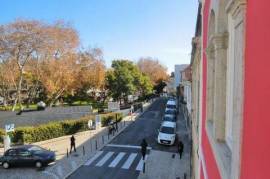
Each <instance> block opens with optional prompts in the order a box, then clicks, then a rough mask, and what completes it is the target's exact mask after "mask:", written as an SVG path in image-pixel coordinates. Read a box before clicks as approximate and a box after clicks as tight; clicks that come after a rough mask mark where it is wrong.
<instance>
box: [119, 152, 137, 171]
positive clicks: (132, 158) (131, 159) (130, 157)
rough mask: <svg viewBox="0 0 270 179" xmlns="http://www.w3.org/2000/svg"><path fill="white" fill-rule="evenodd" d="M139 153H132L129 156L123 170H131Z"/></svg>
mask: <svg viewBox="0 0 270 179" xmlns="http://www.w3.org/2000/svg"><path fill="white" fill-rule="evenodd" d="M136 156H137V153H132V154H130V155H129V157H128V159H127V161H126V162H125V163H124V165H123V166H122V168H123V169H129V167H130V166H131V164H132V162H133V161H134V159H135V158H136Z"/></svg>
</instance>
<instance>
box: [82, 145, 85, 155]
mask: <svg viewBox="0 0 270 179" xmlns="http://www.w3.org/2000/svg"><path fill="white" fill-rule="evenodd" d="M82 149H83V155H85V149H84V146H83V147H82Z"/></svg>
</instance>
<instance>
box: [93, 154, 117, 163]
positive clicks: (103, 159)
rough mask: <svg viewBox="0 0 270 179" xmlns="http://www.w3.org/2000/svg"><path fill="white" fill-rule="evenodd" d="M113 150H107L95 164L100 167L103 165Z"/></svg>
mask: <svg viewBox="0 0 270 179" xmlns="http://www.w3.org/2000/svg"><path fill="white" fill-rule="evenodd" d="M113 153H114V152H108V153H107V154H106V155H105V156H104V157H103V158H102V159H101V160H100V161H99V162H98V163H97V164H96V166H98V167H101V166H102V165H104V163H105V162H107V160H109V158H110V157H111V156H112V155H113Z"/></svg>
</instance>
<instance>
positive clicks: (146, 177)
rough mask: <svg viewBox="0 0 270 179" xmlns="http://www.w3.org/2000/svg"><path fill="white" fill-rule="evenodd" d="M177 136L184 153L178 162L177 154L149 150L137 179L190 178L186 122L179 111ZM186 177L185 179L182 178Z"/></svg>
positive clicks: (189, 144)
mask: <svg viewBox="0 0 270 179" xmlns="http://www.w3.org/2000/svg"><path fill="white" fill-rule="evenodd" d="M176 133H177V136H178V138H179V139H180V140H181V141H182V142H183V143H184V152H183V154H182V159H181V160H180V157H179V154H178V153H172V152H164V151H157V150H151V151H150V154H149V156H148V158H147V160H146V165H145V173H140V175H139V177H138V179H152V178H153V179H164V178H166V179H189V178H190V146H191V142H190V140H189V137H188V131H187V128H186V121H185V118H184V115H183V112H182V111H180V114H179V115H178V120H177V132H176ZM184 175H186V178H185V177H184Z"/></svg>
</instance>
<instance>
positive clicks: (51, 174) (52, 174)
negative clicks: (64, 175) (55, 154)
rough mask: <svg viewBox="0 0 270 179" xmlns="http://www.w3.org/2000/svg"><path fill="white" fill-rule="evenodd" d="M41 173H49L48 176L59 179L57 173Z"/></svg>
mask: <svg viewBox="0 0 270 179" xmlns="http://www.w3.org/2000/svg"><path fill="white" fill-rule="evenodd" d="M42 173H44V174H46V175H49V176H52V177H53V178H54V179H59V177H58V176H57V175H55V174H54V173H50V172H48V171H43V172H42Z"/></svg>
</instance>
